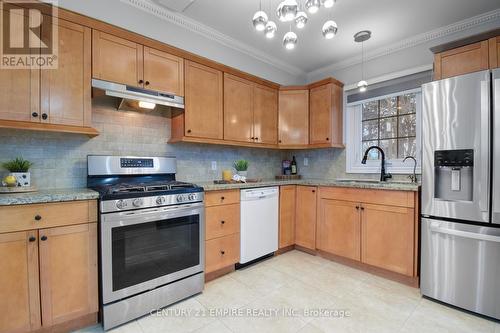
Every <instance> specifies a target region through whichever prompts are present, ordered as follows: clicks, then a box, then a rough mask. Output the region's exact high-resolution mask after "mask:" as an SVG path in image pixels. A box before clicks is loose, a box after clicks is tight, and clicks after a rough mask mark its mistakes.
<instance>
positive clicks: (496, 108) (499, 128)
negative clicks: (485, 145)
mask: <svg viewBox="0 0 500 333" xmlns="http://www.w3.org/2000/svg"><path fill="white" fill-rule="evenodd" d="M493 124H494V127H493V200H492V204H493V208H492V211H493V213H492V222H493V223H495V224H500V69H495V70H494V71H493Z"/></svg>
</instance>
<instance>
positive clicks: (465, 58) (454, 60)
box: [434, 40, 489, 80]
mask: <svg viewBox="0 0 500 333" xmlns="http://www.w3.org/2000/svg"><path fill="white" fill-rule="evenodd" d="M488 68H489V48H488V41H487V40H485V41H480V42H477V43H473V44H469V45H465V46H462V47H458V48H455V49H451V50H448V51H444V52H440V53H436V54H435V55H434V80H441V79H446V78H449V77H452V76H457V75H462V74H467V73H472V72H477V71H481V70H486V69H488Z"/></svg>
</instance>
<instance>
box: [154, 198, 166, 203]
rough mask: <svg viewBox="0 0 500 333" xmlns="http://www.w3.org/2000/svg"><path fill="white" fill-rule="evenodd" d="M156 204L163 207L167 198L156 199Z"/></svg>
mask: <svg viewBox="0 0 500 333" xmlns="http://www.w3.org/2000/svg"><path fill="white" fill-rule="evenodd" d="M156 203H157V204H158V205H163V204H164V203H165V197H158V198H156Z"/></svg>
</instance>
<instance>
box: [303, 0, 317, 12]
mask: <svg viewBox="0 0 500 333" xmlns="http://www.w3.org/2000/svg"><path fill="white" fill-rule="evenodd" d="M320 6H321V3H320V1H319V0H307V2H306V9H307V11H308V12H309V14H314V13H317V12H318V10H319V7H320Z"/></svg>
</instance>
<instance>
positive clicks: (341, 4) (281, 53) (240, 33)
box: [152, 0, 500, 73]
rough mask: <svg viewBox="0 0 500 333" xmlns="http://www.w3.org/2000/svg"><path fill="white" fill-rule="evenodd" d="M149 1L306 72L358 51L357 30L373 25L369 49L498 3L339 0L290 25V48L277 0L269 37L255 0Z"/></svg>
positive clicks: (271, 0) (272, 0) (269, 2)
mask: <svg viewBox="0 0 500 333" xmlns="http://www.w3.org/2000/svg"><path fill="white" fill-rule="evenodd" d="M152 1H153V2H155V3H157V4H159V5H161V6H163V7H164V8H167V9H169V10H172V11H176V12H180V13H182V15H184V16H186V17H188V18H190V19H192V20H194V21H197V22H200V23H202V24H203V25H206V26H208V27H210V28H212V29H215V30H216V31H218V32H220V33H221V34H223V35H226V36H229V37H231V38H232V39H235V40H237V41H239V42H240V43H244V44H246V45H247V46H249V47H251V48H252V49H255V50H256V51H257V52H259V53H265V54H267V55H269V56H271V57H273V58H275V59H280V60H281V61H282V62H283V63H284V64H287V65H290V66H293V67H296V68H298V69H300V70H301V71H303V72H306V73H307V72H311V71H313V70H315V69H318V68H321V67H324V66H327V65H330V64H332V63H337V62H339V61H345V60H346V59H349V58H350V57H359V54H360V52H361V50H360V45H358V44H356V43H354V41H353V35H354V34H355V33H356V32H357V31H360V30H365V29H368V30H371V31H372V33H373V34H372V38H371V39H370V40H369V41H367V42H365V50H366V51H368V52H369V51H370V50H374V49H378V48H380V47H384V46H386V45H390V44H393V43H396V42H399V41H401V40H404V39H406V38H410V37H413V36H415V35H418V34H421V33H426V32H429V31H431V30H434V29H437V28H440V27H444V26H447V25H449V24H452V23H455V22H458V21H461V20H464V19H467V18H470V17H472V16H476V15H479V14H482V13H485V12H489V11H492V10H495V9H499V8H500V3H499V1H498V0H337V3H336V4H335V6H334V7H333V9H332V10H331V11H330V10H328V9H325V8H321V10H320V11H319V12H318V13H316V14H314V15H310V14H309V22H308V24H307V25H306V27H305V28H304V29H302V30H298V31H297V29H294V30H295V31H296V33H297V35H298V38H299V41H298V44H297V47H296V48H295V49H294V50H292V51H289V50H285V49H284V48H283V46H282V43H281V41H282V38H283V35H284V33H285V32H287V31H288V25H289V24H288V23H281V22H279V20H278V19H277V18H276V14H275V9H276V7H277V5H278V3H279V2H280V1H281V0H262V7H263V9H264V10H265V11H266V12H267V13H268V15H269V14H271V17H272V19H273V21H275V22H276V23H277V24H278V34H277V35H276V37H275V38H274V39H272V40H268V39H266V38H265V37H264V35H263V33H257V32H256V31H255V30H254V29H253V26H252V22H251V19H252V16H253V14H254V13H255V11H256V10H258V8H259V0H152ZM298 1H300V2H302V3H304V2H305V0H298ZM270 7H271V10H269V8H270ZM329 17H332V18H333V19H334V20H335V21H336V22H337V24H338V26H339V32H338V34H337V36H336V37H335V38H334V39H331V40H325V39H324V38H323V36H322V34H321V27H322V25H323V23H324V22H325V21H326V20H328V19H329ZM278 22H279V23H278Z"/></svg>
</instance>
